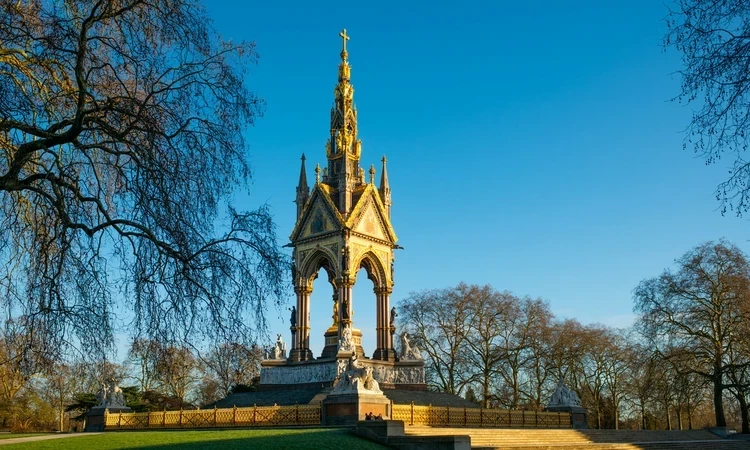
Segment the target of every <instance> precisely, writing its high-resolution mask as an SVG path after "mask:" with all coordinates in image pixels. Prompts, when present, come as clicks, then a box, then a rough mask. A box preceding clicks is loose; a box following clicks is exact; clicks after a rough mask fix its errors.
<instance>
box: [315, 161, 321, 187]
mask: <svg viewBox="0 0 750 450" xmlns="http://www.w3.org/2000/svg"><path fill="white" fill-rule="evenodd" d="M319 183H320V164H315V184H319Z"/></svg>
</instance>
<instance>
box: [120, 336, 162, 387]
mask: <svg viewBox="0 0 750 450" xmlns="http://www.w3.org/2000/svg"><path fill="white" fill-rule="evenodd" d="M162 350H163V349H162V344H161V343H159V342H157V341H155V340H153V339H144V338H135V339H133V342H132V344H130V350H128V365H129V366H130V375H131V376H132V377H133V378H135V379H136V380H137V381H138V384H139V385H140V389H141V392H146V391H151V390H154V389H155V388H156V387H157V380H158V376H159V367H158V364H159V357H160V356H161V353H162Z"/></svg>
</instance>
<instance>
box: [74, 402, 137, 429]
mask: <svg viewBox="0 0 750 450" xmlns="http://www.w3.org/2000/svg"><path fill="white" fill-rule="evenodd" d="M131 412H133V410H132V409H131V408H128V407H127V406H125V407H118V406H109V407H103V406H95V407H93V408H91V409H90V410H89V412H88V413H86V426H85V427H84V428H83V431H93V432H100V431H104V427H105V425H106V423H105V417H106V416H105V414H110V415H111V414H119V413H131Z"/></svg>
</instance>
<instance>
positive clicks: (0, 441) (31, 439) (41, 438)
mask: <svg viewBox="0 0 750 450" xmlns="http://www.w3.org/2000/svg"><path fill="white" fill-rule="evenodd" d="M95 434H101V433H65V434H46V435H44V436H28V437H20V438H12V439H0V446H3V445H10V444H23V443H24V442H34V441H46V440H49V439H62V438H71V437H76V436H93V435H95Z"/></svg>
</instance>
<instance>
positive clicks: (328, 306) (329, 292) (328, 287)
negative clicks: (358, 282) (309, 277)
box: [310, 267, 338, 358]
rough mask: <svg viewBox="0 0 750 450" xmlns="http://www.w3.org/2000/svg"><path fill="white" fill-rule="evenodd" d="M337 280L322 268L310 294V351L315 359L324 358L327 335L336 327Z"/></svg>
mask: <svg viewBox="0 0 750 450" xmlns="http://www.w3.org/2000/svg"><path fill="white" fill-rule="evenodd" d="M337 296H338V293H337V292H336V286H335V280H334V279H333V278H332V277H331V275H330V274H329V272H328V271H327V270H326V269H325V268H324V267H321V268H320V269H318V273H317V276H316V278H315V280H314V281H313V283H312V292H311V293H310V350H311V351H312V353H313V356H314V357H316V358H317V357H321V356H323V350H324V348H325V346H326V344H327V343H326V339H325V333H326V331H328V330H330V329H331V327H332V326H334V318H333V315H334V305H335V303H334V301H333V299H334V297H337Z"/></svg>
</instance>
